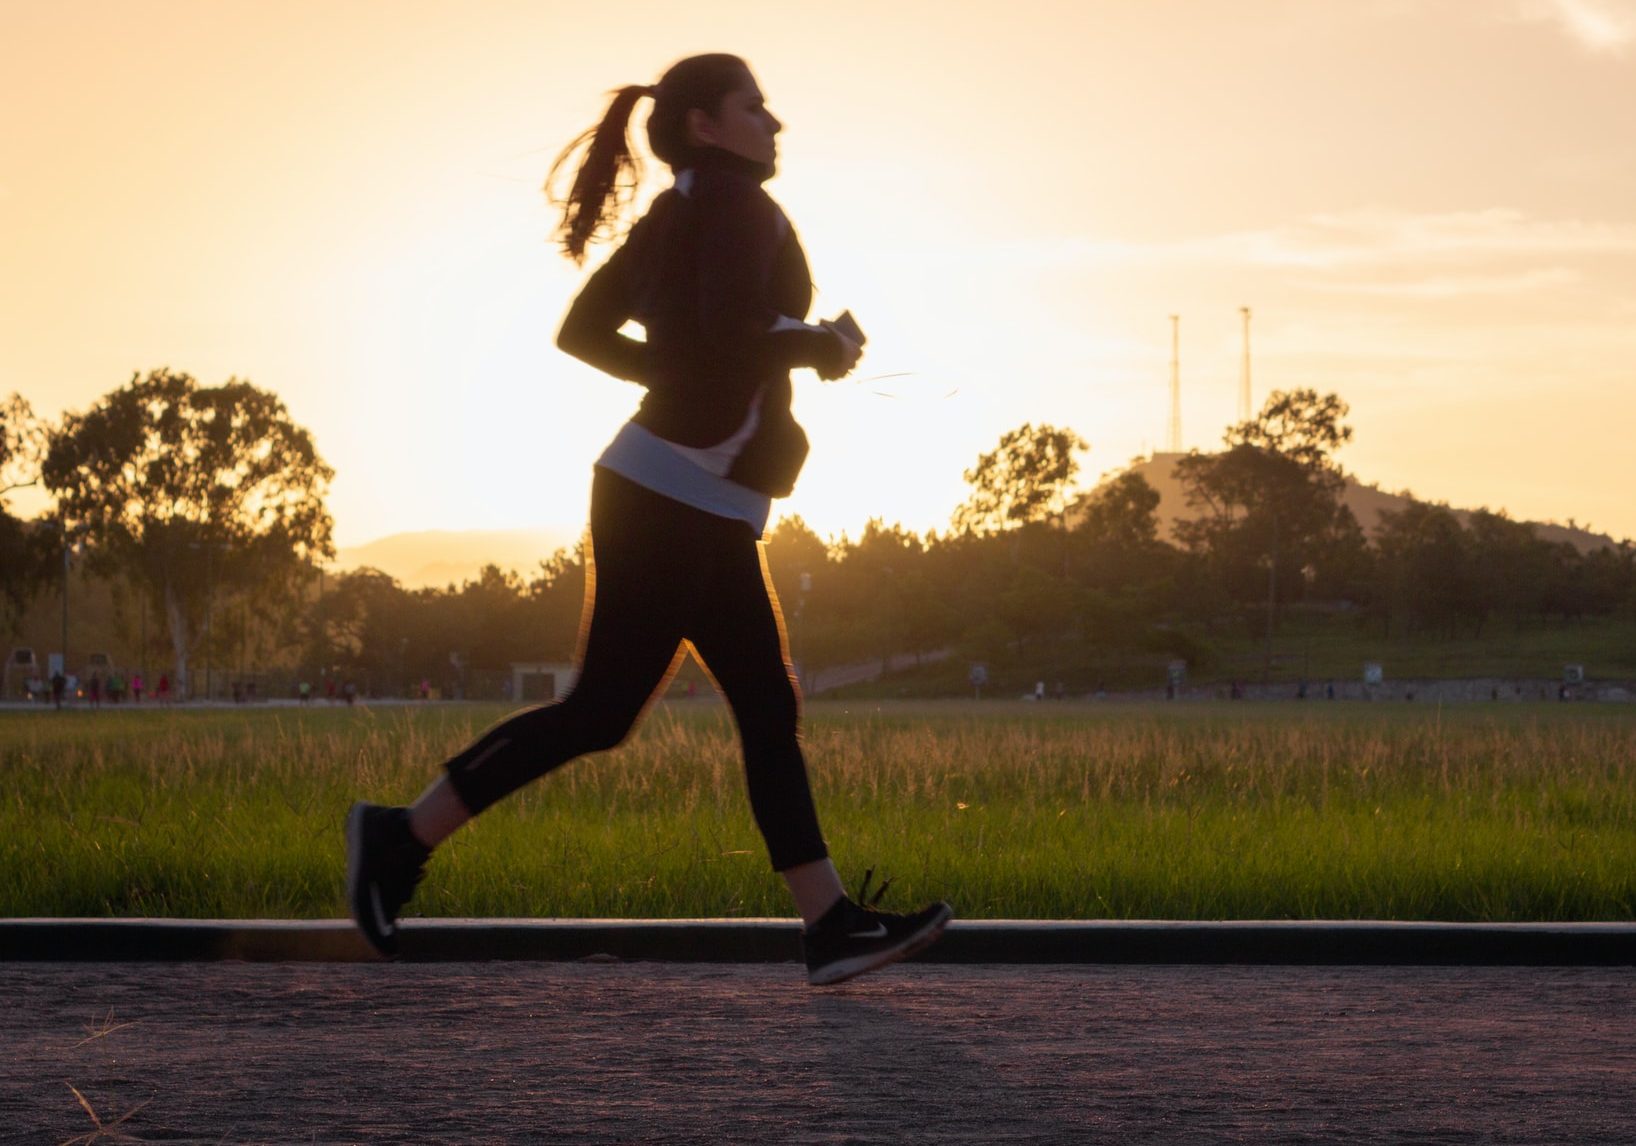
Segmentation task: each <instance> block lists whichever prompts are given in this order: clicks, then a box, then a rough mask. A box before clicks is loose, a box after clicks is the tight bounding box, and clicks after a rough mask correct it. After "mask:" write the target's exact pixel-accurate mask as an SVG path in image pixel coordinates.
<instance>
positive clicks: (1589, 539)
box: [1130, 453, 1617, 553]
mask: <svg viewBox="0 0 1636 1146" xmlns="http://www.w3.org/2000/svg"><path fill="white" fill-rule="evenodd" d="M1186 456H1187V455H1186V454H1162V453H1160V454H1154V455H1153V456H1152V457H1150V458H1148V459H1147V460H1146V461H1142V462H1137V463H1135V464H1134V465H1132V466H1131V467H1130V470H1131V471H1132V472H1134V473H1139V474H1141V475H1142V477H1143V478H1144V479H1145V480H1146V481H1147V483H1148V484H1149V485H1151V486H1152V487H1153V488H1154V489H1155V490H1157V491H1158V493H1159V509H1158V514H1159V536H1160V537H1161V538H1163V539H1164V540H1166V541H1174V540H1175V523H1176V522H1177V521H1185V520H1187V519H1188V518H1191V517H1195V516H1197V514H1196V512H1195V511H1194V510H1192V509H1191V508H1189V506H1188V504H1187V495H1186V494H1184V493H1183V492H1182V484H1181V482H1180V480H1178V479H1177V477H1176V463H1177V462H1179V461H1180V460H1181V459H1182V458H1184V457H1186ZM1343 496H1344V500H1345V501H1346V504H1347V506H1348V508H1350V509H1351V510H1352V516H1354V517H1356V518H1357V519H1358V524H1359V525H1361V526H1362V527H1363V533H1364V536H1365V537H1369V538H1373V537H1374V535H1375V526H1376V525H1378V524H1379V523H1380V515H1381V514H1382V513H1383V512H1386V511H1396V510H1400V509H1402V508H1403V507H1404V506H1406V505H1408V504H1409V499H1408V498H1407V497H1404V496H1402V495H1400V494H1395V493H1387V492H1386V491H1385V490H1382V489H1378V488H1376V487H1375V486H1372V485H1363V484H1362V483H1360V482H1359V481H1358V480H1357V479H1356V478H1352V477H1348V478H1347V481H1346V493H1345V494H1344V495H1343ZM1454 515H1455V516H1456V517H1458V518H1459V519H1460V524H1462V525H1467V524H1469V523H1470V522H1469V519H1470V517H1471V510H1469V509H1456V510H1455V511H1454ZM1529 524H1531V525H1533V526H1534V529H1535V531H1536V533H1537V535H1538V536H1539V537H1540V538H1542V539H1543V540H1545V541H1552V542H1556V541H1566V542H1569V543H1571V544H1572V545H1573V546H1574V548H1576V549H1578V550H1579V551H1580V552H1581V553H1589V552H1591V551H1592V550H1595V549H1600V548H1602V547H1603V546H1604V545H1608V546H1611V545H1615V544H1617V543H1616V542H1615V541H1614V539H1613V538H1612V537H1609V536H1608V535H1607V534H1605V533H1593V532H1591V531H1590V530H1587V529H1573V528H1570V527H1568V526H1566V525H1550V524H1545V523H1541V522H1530V523H1529Z"/></svg>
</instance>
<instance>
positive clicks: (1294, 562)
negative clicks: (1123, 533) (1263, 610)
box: [1176, 390, 1360, 627]
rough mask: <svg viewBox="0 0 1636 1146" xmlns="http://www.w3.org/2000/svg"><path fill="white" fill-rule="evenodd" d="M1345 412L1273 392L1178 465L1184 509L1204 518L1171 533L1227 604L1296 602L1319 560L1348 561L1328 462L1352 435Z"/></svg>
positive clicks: (1354, 543) (1350, 548) (1349, 543)
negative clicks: (1219, 445)
mask: <svg viewBox="0 0 1636 1146" xmlns="http://www.w3.org/2000/svg"><path fill="white" fill-rule="evenodd" d="M1346 413H1347V405H1346V403H1345V402H1343V401H1341V400H1340V398H1338V397H1337V396H1335V395H1333V394H1329V395H1325V396H1323V397H1320V396H1319V395H1318V394H1317V392H1316V391H1313V390H1296V391H1292V392H1290V393H1285V392H1283V391H1274V392H1273V393H1272V394H1270V395H1269V396H1268V398H1267V402H1266V405H1265V406H1263V407H1262V410H1261V413H1260V414H1259V415H1258V416H1257V417H1255V418H1254V419H1252V420H1250V421H1248V422H1242V423H1240V424H1239V425H1237V426H1234V427H1233V428H1232V429H1230V430H1229V431H1228V432H1227V434H1226V438H1225V441H1226V445H1227V449H1226V450H1224V451H1223V452H1221V453H1217V454H1201V453H1197V452H1195V453H1192V454H1189V455H1188V456H1187V457H1185V458H1183V459H1182V460H1181V461H1180V462H1178V463H1177V466H1176V473H1177V476H1178V478H1180V480H1181V483H1182V487H1183V489H1184V490H1185V491H1186V493H1187V501H1188V504H1189V505H1190V506H1192V507H1193V508H1195V509H1201V510H1203V511H1204V512H1203V514H1202V516H1200V517H1197V518H1195V519H1193V520H1191V521H1184V522H1179V523H1178V524H1177V527H1176V535H1177V537H1178V538H1179V539H1180V540H1181V541H1182V543H1183V544H1184V545H1186V546H1187V547H1188V548H1189V549H1191V550H1193V551H1194V552H1195V553H1197V554H1199V555H1201V556H1203V557H1204V558H1206V559H1207V561H1208V562H1209V563H1210V565H1211V566H1212V567H1213V568H1214V569H1215V572H1216V576H1217V577H1218V578H1219V579H1220V580H1221V581H1222V582H1223V583H1224V584H1225V586H1226V588H1227V590H1228V592H1229V593H1230V595H1231V596H1232V597H1233V598H1234V599H1236V600H1239V601H1256V600H1260V599H1265V600H1267V601H1268V602H1269V604H1275V603H1276V601H1277V600H1279V599H1288V598H1293V597H1295V596H1298V595H1299V594H1298V593H1297V590H1298V589H1304V588H1305V585H1306V582H1307V579H1308V577H1309V576H1317V575H1320V574H1321V570H1322V566H1323V564H1324V563H1325V562H1326V561H1328V560H1330V559H1332V558H1334V559H1339V560H1344V561H1346V562H1347V563H1348V564H1352V563H1355V560H1356V556H1357V554H1356V551H1357V548H1358V541H1359V537H1360V535H1359V533H1358V528H1357V521H1356V519H1355V518H1353V516H1352V513H1351V511H1350V510H1349V509H1347V508H1346V506H1345V505H1344V504H1343V503H1342V501H1341V495H1342V493H1343V492H1344V491H1345V489H1346V476H1345V474H1344V473H1343V472H1342V471H1341V469H1340V467H1339V466H1337V465H1336V464H1335V462H1334V460H1333V459H1332V457H1331V456H1330V455H1331V454H1332V453H1333V451H1334V450H1335V449H1336V448H1338V447H1339V446H1340V445H1342V444H1344V443H1345V442H1347V441H1349V440H1350V439H1351V437H1352V430H1351V427H1349V426H1344V425H1342V424H1341V422H1340V419H1342V418H1343V417H1345V416H1346ZM1271 623H1272V617H1271V615H1269V617H1268V624H1269V627H1270V625H1271Z"/></svg>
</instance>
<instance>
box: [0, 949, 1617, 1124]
mask: <svg viewBox="0 0 1636 1146" xmlns="http://www.w3.org/2000/svg"><path fill="white" fill-rule="evenodd" d="M0 1003H3V1005H0V1048H3V1049H0V1142H5V1143H12V1142H17V1143H36V1142H40V1143H46V1142H53V1143H61V1142H65V1141H69V1140H76V1139H77V1140H78V1141H80V1142H91V1141H120V1140H121V1139H120V1138H119V1137H117V1136H118V1135H124V1136H126V1137H125V1138H124V1139H123V1140H125V1141H142V1142H170V1143H212V1144H214V1143H261V1142H268V1143H313V1144H319V1143H355V1142H370V1143H375V1142H451V1143H456V1142H458V1143H509V1142H551V1143H556V1142H564V1143H622V1142H655V1143H691V1142H701V1143H703V1142H711V1143H714V1142H746V1143H781V1142H788V1143H882V1144H885V1143H891V1144H897V1143H906V1142H971V1143H1018V1142H1035V1143H1055V1142H1075V1143H1077V1142H1092V1143H1094V1142H1110V1143H1114V1142H1117V1143H1129V1142H1188V1143H1215V1142H1246V1143H1251V1142H1253V1143H1277V1142H1314V1141H1346V1142H1415V1143H1511V1142H1519V1143H1521V1142H1526V1143H1556V1142H1595V1143H1620V1142H1636V973H1633V972H1632V971H1630V970H1628V969H1617V968H1493V967H1484V968H1458V967H1412V968H1406V967H1211V966H1191V967H1183V966H1071V967H1069V966H1052V965H1047V966H1006V967H999V966H949V965H928V964H917V965H913V966H901V967H894V968H890V969H888V970H886V971H883V972H881V973H880V974H878V975H875V976H870V977H866V978H863V979H860V980H856V981H855V982H853V983H851V984H848V985H846V986H844V987H841V988H836V989H829V990H814V989H811V988H809V987H807V986H806V985H805V980H804V976H803V975H802V973H801V971H800V969H799V968H798V967H797V965H795V964H750V965H734V966H725V965H717V964H667V963H517V962H509V963H442V964H414V965H410V964H400V965H386V964H374V965H371V964H346V965H338V964H299V963H287V964H243V963H187V964H118V963H113V964H96V965H86V964H80V965H73V964H43V963H6V964H0ZM81 1096H83V1103H82V1100H81ZM99 1124H100V1126H101V1127H102V1128H103V1129H104V1131H105V1133H104V1134H103V1135H102V1136H101V1137H95V1135H96V1134H97V1130H98V1126H99Z"/></svg>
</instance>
